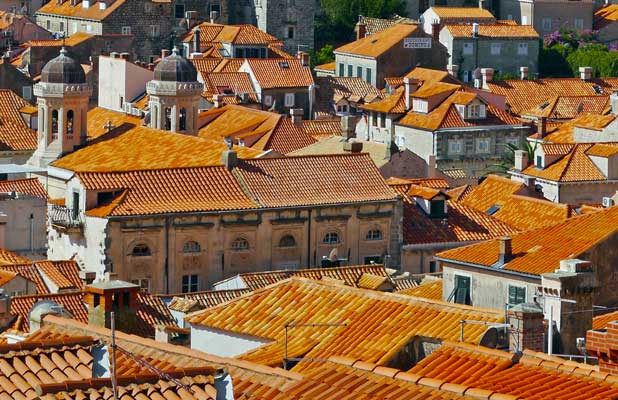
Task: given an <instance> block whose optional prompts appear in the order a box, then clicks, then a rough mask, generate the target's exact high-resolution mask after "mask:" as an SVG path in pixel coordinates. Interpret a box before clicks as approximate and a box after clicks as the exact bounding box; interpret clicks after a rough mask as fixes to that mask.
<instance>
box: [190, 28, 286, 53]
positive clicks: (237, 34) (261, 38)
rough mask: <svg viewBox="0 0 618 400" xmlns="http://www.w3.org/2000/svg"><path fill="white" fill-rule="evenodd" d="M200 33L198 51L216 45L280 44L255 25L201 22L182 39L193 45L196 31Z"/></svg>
mask: <svg viewBox="0 0 618 400" xmlns="http://www.w3.org/2000/svg"><path fill="white" fill-rule="evenodd" d="M198 29H199V31H200V51H205V50H206V49H207V48H209V47H211V46H213V45H214V44H218V43H232V44H235V45H273V44H274V45H279V46H281V45H282V43H281V41H280V40H279V39H277V38H276V37H274V36H272V35H269V34H268V33H266V32H264V31H262V30H260V29H258V27H256V26H255V25H248V24H247V25H221V24H213V23H209V22H202V23H201V24H199V25H197V26H194V27H193V28H192V30H191V32H189V33H188V34H187V35H186V36H185V37H184V38H183V39H182V41H183V42H185V43H193V38H194V36H195V34H196V31H197V30H198Z"/></svg>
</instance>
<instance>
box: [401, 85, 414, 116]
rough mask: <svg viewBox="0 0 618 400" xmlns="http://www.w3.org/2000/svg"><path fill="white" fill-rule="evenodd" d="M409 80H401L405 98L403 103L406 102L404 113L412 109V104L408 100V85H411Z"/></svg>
mask: <svg viewBox="0 0 618 400" xmlns="http://www.w3.org/2000/svg"><path fill="white" fill-rule="evenodd" d="M411 83H412V82H411V79H410V78H403V87H404V92H405V93H404V96H405V99H404V100H405V102H406V111H407V110H409V109H410V108H412V104H411V100H410V94H411V93H410V84H411Z"/></svg>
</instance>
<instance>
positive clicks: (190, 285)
mask: <svg viewBox="0 0 618 400" xmlns="http://www.w3.org/2000/svg"><path fill="white" fill-rule="evenodd" d="M185 277H186V278H187V283H185V282H184V279H185ZM180 285H181V288H180V290H181V291H182V293H195V292H199V290H200V276H199V275H197V274H187V275H183V276H182V278H181V280H180ZM185 289H186V290H185ZM193 289H195V290H193Z"/></svg>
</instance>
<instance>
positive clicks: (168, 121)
mask: <svg viewBox="0 0 618 400" xmlns="http://www.w3.org/2000/svg"><path fill="white" fill-rule="evenodd" d="M171 129H172V109H171V108H169V107H168V108H166V109H165V130H167V131H169V130H171Z"/></svg>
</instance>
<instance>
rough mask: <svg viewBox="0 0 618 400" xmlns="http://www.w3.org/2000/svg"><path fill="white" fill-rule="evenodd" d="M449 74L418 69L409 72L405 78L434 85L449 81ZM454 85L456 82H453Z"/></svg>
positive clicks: (436, 70) (428, 69) (434, 70)
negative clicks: (434, 83)
mask: <svg viewBox="0 0 618 400" xmlns="http://www.w3.org/2000/svg"><path fill="white" fill-rule="evenodd" d="M449 76H450V75H449V73H448V72H447V71H442V70H438V69H431V68H422V67H416V68H414V69H413V70H412V71H410V72H408V73H407V74H406V75H405V76H404V78H412V79H416V80H419V81H421V82H426V83H433V82H443V81H446V80H449V79H450V78H449ZM453 83H454V82H453Z"/></svg>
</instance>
